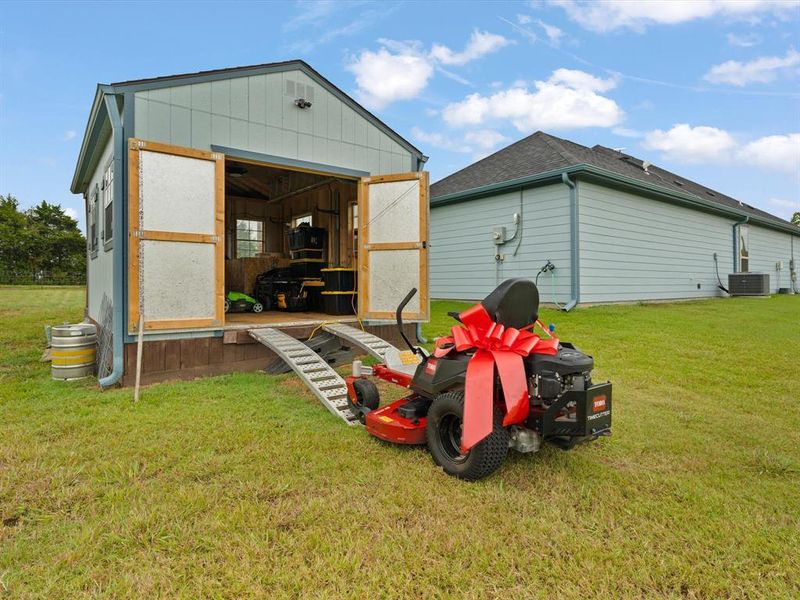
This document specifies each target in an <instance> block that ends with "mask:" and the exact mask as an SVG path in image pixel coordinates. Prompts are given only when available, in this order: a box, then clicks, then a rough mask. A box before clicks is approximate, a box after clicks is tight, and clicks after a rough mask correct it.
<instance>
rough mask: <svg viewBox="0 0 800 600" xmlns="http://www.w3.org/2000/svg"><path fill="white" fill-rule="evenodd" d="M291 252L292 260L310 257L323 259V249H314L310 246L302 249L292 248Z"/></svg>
mask: <svg viewBox="0 0 800 600" xmlns="http://www.w3.org/2000/svg"><path fill="white" fill-rule="evenodd" d="M289 254H290V255H291V257H292V260H307V259H310V258H319V259H322V250H312V249H310V248H303V249H302V250H291V251H290V252H289Z"/></svg>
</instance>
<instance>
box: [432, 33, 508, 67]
mask: <svg viewBox="0 0 800 600" xmlns="http://www.w3.org/2000/svg"><path fill="white" fill-rule="evenodd" d="M511 43H512V42H511V40H508V39H506V38H504V37H503V36H502V35H497V34H495V33H489V32H488V31H478V30H477V29H476V30H475V31H473V32H472V36H471V37H470V39H469V42H468V43H467V46H466V48H464V50H463V51H461V52H453V51H452V50H451V49H450V48H448V47H447V46H444V45H442V44H434V45H433V48H431V53H430V56H431V58H432V59H433V60H436V61H438V62H440V63H442V64H443V65H456V66H461V65H465V64H467V63H468V62H471V61H473V60H475V59H478V58H480V57H481V56H484V55H486V54H490V53H492V52H496V51H497V50H499V49H500V48H502V47H504V46H508V45H509V44H511Z"/></svg>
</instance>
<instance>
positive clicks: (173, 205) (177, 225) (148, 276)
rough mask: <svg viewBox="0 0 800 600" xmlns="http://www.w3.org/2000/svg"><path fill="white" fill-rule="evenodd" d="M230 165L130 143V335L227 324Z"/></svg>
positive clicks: (194, 153)
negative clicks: (141, 326) (227, 173)
mask: <svg viewBox="0 0 800 600" xmlns="http://www.w3.org/2000/svg"><path fill="white" fill-rule="evenodd" d="M224 158H225V157H224V155H223V154H219V153H212V152H206V151H202V150H195V149H192V148H182V147H179V146H170V145H168V144H161V143H157V142H147V141H143V140H137V139H131V140H130V145H129V148H128V161H129V162H128V165H129V171H128V173H129V177H128V181H129V190H128V192H129V198H128V210H129V212H128V230H129V236H130V238H129V240H130V241H129V254H128V258H129V260H128V329H129V331H131V332H133V331H136V330H137V329H138V327H139V315H143V316H144V328H145V330H165V329H185V328H194V327H215V326H221V325H222V324H223V321H224V289H223V288H224V260H225V255H224V246H225V243H224V240H225V236H224V233H225V227H224V225H225V224H224V219H225V160H224Z"/></svg>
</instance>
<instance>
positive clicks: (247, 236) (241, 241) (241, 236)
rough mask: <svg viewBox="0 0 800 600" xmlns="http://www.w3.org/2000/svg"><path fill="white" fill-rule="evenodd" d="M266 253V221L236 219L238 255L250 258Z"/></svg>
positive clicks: (238, 256)
mask: <svg viewBox="0 0 800 600" xmlns="http://www.w3.org/2000/svg"><path fill="white" fill-rule="evenodd" d="M263 253H264V221H262V220H257V219H236V257H237V258H250V257H253V256H258V255H259V254H263Z"/></svg>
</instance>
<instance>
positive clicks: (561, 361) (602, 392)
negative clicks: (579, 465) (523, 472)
mask: <svg viewBox="0 0 800 600" xmlns="http://www.w3.org/2000/svg"><path fill="white" fill-rule="evenodd" d="M593 368H594V360H593V359H592V357H591V356H589V355H587V354H584V353H583V352H581V351H580V350H578V349H577V348H576V347H575V346H573V345H572V344H570V343H568V342H561V343H560V344H559V348H558V353H557V354H555V355H547V354H532V355H530V356H528V357H527V358H526V359H525V373H526V375H527V377H528V394H529V397H530V413H529V416H528V419H527V420H526V422H525V428H526V429H527V430H530V432H531V433H528V434H527V435H520V434H519V432H518V435H517V436H514V435H512V444H511V445H512V447H513V448H514V449H515V450H518V451H520V452H530V451H534V450H538V445H536V444H533V443H531V442H530V437H531V436H535V437H539V438H540V441H541V439H546V440H547V441H549V442H552V443H554V444H556V445H558V446H559V447H562V448H564V449H568V448H571V447H572V446H574V445H575V444H577V443H580V442H584V441H587V440H591V439H594V438H596V437H598V436H600V435H607V434H608V433H610V431H611V384H610V383H601V384H598V385H594V384H593V383H592V369H593ZM512 433H513V432H512ZM515 437H517V438H521V442H520V443H519V444H517V443H515Z"/></svg>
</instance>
